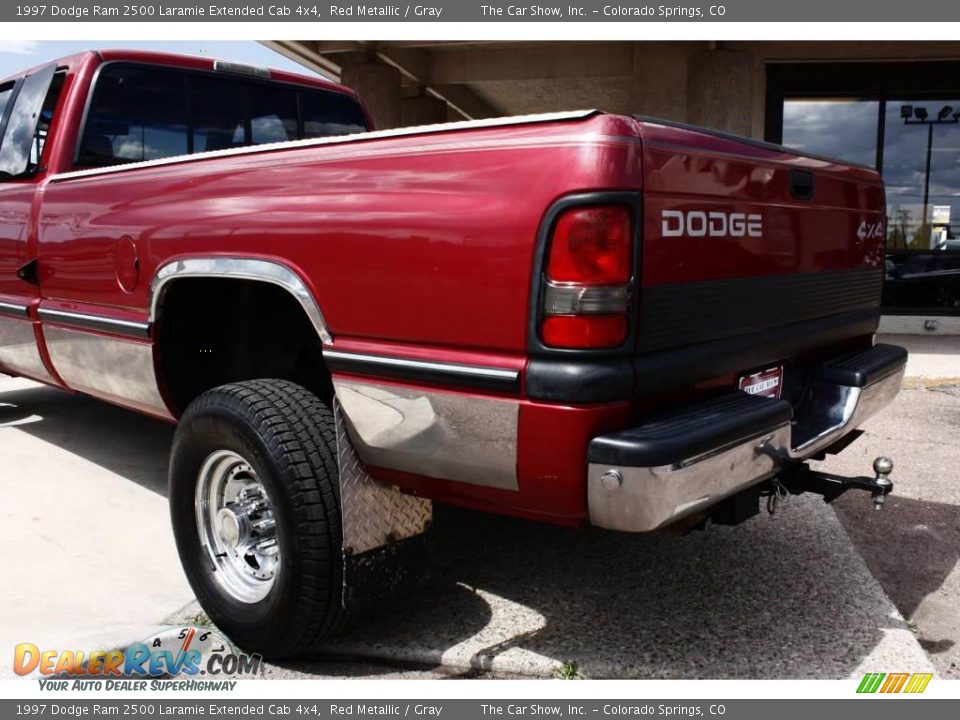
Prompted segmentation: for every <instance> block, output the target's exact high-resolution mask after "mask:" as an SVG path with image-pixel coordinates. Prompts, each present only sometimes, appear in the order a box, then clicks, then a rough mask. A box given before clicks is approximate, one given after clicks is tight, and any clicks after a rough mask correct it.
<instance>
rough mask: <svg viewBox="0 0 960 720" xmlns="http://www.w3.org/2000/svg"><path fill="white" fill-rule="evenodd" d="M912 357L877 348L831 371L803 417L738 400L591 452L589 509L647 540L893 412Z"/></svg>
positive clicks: (826, 369) (620, 437)
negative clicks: (892, 405) (889, 410)
mask: <svg viewBox="0 0 960 720" xmlns="http://www.w3.org/2000/svg"><path fill="white" fill-rule="evenodd" d="M905 367H906V352H905V351H904V350H903V349H902V348H898V347H895V346H891V345H877V346H875V347H873V348H871V349H870V350H868V351H866V352H863V353H858V354H856V355H853V356H846V357H842V358H838V359H836V360H834V361H830V362H827V363H824V364H823V366H821V367H820V368H819V369H818V371H817V373H816V375H815V379H814V380H813V381H812V383H811V385H810V388H809V391H808V392H807V394H806V396H805V397H804V399H803V401H802V402H800V403H798V404H797V406H796V409H795V410H794V409H793V408H791V406H790V404H789V403H787V402H786V401H785V400H772V399H766V398H759V397H752V396H749V395H746V394H745V393H741V392H737V393H732V394H731V395H730V396H728V397H725V398H717V399H715V400H712V401H709V402H707V403H703V404H701V405H697V406H693V407H690V408H685V409H682V410H680V411H674V412H671V413H669V414H667V415H664V416H662V417H658V418H653V419H651V420H650V421H648V422H645V423H644V424H642V425H640V426H638V427H636V428H632V429H631V430H627V431H624V432H620V433H614V434H612V435H605V436H601V437H598V438H595V439H594V440H593V441H592V442H591V444H590V449H589V455H588V457H589V466H588V473H587V501H588V504H589V512H590V521H591V522H592V523H593V524H594V525H597V526H599V527H603V528H608V529H611V530H622V531H626V532H646V531H650V530H656V529H657V528H660V527H664V526H666V525H669V524H671V523H673V522H676V521H677V520H681V519H683V518H685V517H687V516H690V515H693V514H695V513H697V512H700V511H702V510H705V509H707V508H709V507H711V506H712V505H715V504H716V503H718V502H720V501H721V500H723V499H725V498H727V497H730V496H731V495H734V494H736V493H738V492H740V491H741V490H744V489H746V488H748V487H750V486H752V485H755V484H757V483H759V482H762V481H763V480H766V479H767V478H770V477H772V476H775V475H776V474H777V473H778V472H779V471H780V470H781V469H782V468H783V467H784V466H786V465H789V464H791V463H794V462H799V461H802V460H805V459H807V458H810V457H811V456H813V455H816V454H817V453H819V452H821V451H823V450H825V449H827V448H829V447H830V446H831V445H833V444H834V443H836V442H837V441H838V440H840V439H841V438H843V437H844V436H845V435H847V434H848V433H850V432H851V431H853V430H854V429H855V428H856V427H857V426H858V425H859V424H860V423H862V422H863V421H864V420H866V419H867V418H869V417H870V416H872V415H873V414H874V413H876V412H877V411H879V410H880V409H882V408H883V407H885V406H886V405H888V404H889V403H890V402H891V401H892V400H893V399H894V397H896V395H897V392H898V391H899V390H900V385H901V383H902V381H903V373H904V369H905Z"/></svg>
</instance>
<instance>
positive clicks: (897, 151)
mask: <svg viewBox="0 0 960 720" xmlns="http://www.w3.org/2000/svg"><path fill="white" fill-rule="evenodd" d="M782 137H783V144H784V145H786V146H788V147H791V148H796V149H797V150H801V151H804V152H809V153H814V154H817V155H826V156H828V157H834V158H837V159H838V160H844V161H847V162H855V163H858V164H861V165H867V166H870V167H876V168H878V169H879V170H880V171H881V173H882V174H883V179H884V183H885V185H886V191H887V258H886V280H885V282H884V297H883V304H884V308H885V311H886V312H894V313H911V312H922V313H949V314H960V99H958V98H949V97H948V98H945V99H941V98H936V97H930V96H927V97H924V98H923V99H921V100H917V99H908V98H904V99H900V98H897V97H896V96H892V95H891V96H889V97H881V98H880V99H862V100H850V99H825V100H812V99H799V98H798V99H785V100H784V102H783V136H782ZM878 138H879V139H880V142H881V147H879V148H878V147H877V140H878ZM928 158H929V160H928ZM928 168H929V171H928Z"/></svg>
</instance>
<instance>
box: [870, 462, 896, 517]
mask: <svg viewBox="0 0 960 720" xmlns="http://www.w3.org/2000/svg"><path fill="white" fill-rule="evenodd" d="M873 472H874V473H876V475H877V477H876V479H874V481H873V483H874V486H875V489H874V491H873V509H874V510H882V509H883V503H884V502H885V501H886V499H887V493H889V492H890V490H891V489H892V488H893V483H892V482H891V481H890V473H892V472H893V460H891V459H890V458H888V457H883V456H882V455H881V456H880V457H878V458H877V459H876V460H874V461H873Z"/></svg>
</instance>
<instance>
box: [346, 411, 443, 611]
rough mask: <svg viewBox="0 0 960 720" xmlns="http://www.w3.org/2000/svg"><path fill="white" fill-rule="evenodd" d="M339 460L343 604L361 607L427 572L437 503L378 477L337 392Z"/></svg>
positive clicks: (352, 607)
mask: <svg viewBox="0 0 960 720" xmlns="http://www.w3.org/2000/svg"><path fill="white" fill-rule="evenodd" d="M333 413H334V417H335V418H336V426H337V459H338V461H339V465H340V521H341V528H342V532H343V594H342V604H343V607H344V608H348V609H352V610H360V609H363V608H365V607H368V606H370V605H372V604H375V603H376V602H377V601H378V600H381V599H383V598H385V597H388V596H390V595H392V594H394V593H396V592H397V591H399V590H401V589H403V588H404V587H407V586H409V585H412V584H413V583H415V582H416V581H417V580H418V579H419V577H420V576H421V575H422V573H423V569H424V568H425V561H424V533H425V532H426V530H427V528H428V527H429V526H430V522H431V521H432V519H433V503H431V502H430V501H429V500H425V499H423V498H418V497H414V496H412V495H405V494H403V493H401V492H400V490H399V489H398V488H396V487H391V486H389V485H384V484H383V483H380V482H377V481H376V480H374V479H373V478H372V477H370V475H369V474H368V473H367V471H366V469H365V468H364V466H363V463H362V462H361V461H360V458H359V457H358V456H357V452H356V450H355V449H354V447H353V443H352V442H351V441H350V435H349V433H348V431H347V421H346V418H345V417H344V414H343V411H342V409H341V407H340V403H339V401H338V400H337V399H336V398H334V401H333Z"/></svg>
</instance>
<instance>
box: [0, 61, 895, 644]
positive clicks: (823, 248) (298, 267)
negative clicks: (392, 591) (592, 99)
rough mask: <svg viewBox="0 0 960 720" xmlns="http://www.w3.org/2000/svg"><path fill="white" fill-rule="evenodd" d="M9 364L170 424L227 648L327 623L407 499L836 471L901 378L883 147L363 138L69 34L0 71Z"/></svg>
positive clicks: (348, 113)
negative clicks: (892, 340) (889, 316)
mask: <svg viewBox="0 0 960 720" xmlns="http://www.w3.org/2000/svg"><path fill="white" fill-rule="evenodd" d="M0 113H2V114H0V370H2V371H3V372H5V373H9V374H14V375H21V376H24V377H27V378H32V379H35V380H38V381H40V382H43V383H47V384H50V385H54V386H58V387H62V388H66V389H69V390H73V391H77V392H82V393H87V394H89V395H92V396H95V397H98V398H102V399H103V400H106V401H109V402H112V403H116V404H118V405H122V406H124V407H127V408H131V409H134V410H137V411H140V412H143V413H147V414H150V415H153V416H156V417H158V418H163V419H165V420H169V421H172V422H177V423H178V428H177V431H176V435H175V439H174V443H173V448H172V454H171V463H170V476H169V477H170V503H171V516H172V521H173V528H174V533H175V536H176V540H177V545H178V549H179V552H180V555H181V558H182V561H183V565H184V569H185V571H186V573H187V576H188V578H189V580H190V582H191V584H192V586H193V588H194V590H195V591H196V594H197V597H198V598H199V600H200V602H201V604H202V605H203V607H204V608H205V610H206V611H207V612H208V614H209V615H210V617H211V618H212V620H213V621H214V622H215V623H216V624H217V625H218V626H219V627H220V628H221V629H223V630H224V631H226V632H227V633H228V634H229V635H230V636H231V637H232V638H233V639H234V640H236V641H237V642H238V643H239V644H241V645H242V646H243V647H245V648H247V649H251V650H255V651H258V652H261V653H263V654H265V655H268V656H273V657H279V656H285V655H291V654H294V653H297V652H299V651H302V650H304V649H307V648H310V647H312V646H314V645H315V644H316V643H317V642H319V641H322V640H324V639H325V638H328V637H329V636H331V635H332V634H333V633H335V632H336V631H337V629H338V628H339V627H341V626H342V625H343V623H344V621H345V619H346V618H347V617H349V616H350V615H351V613H350V611H349V608H345V605H348V604H349V603H347V602H346V601H345V598H346V594H345V592H344V586H345V585H346V584H348V582H347V577H346V574H347V573H348V572H350V567H351V565H350V562H349V561H351V560H355V559H356V558H358V557H360V556H363V555H364V554H365V553H375V552H379V550H381V549H382V548H384V547H388V546H390V545H393V544H402V543H404V542H406V541H407V540H408V539H412V538H413V537H415V536H416V535H417V534H418V533H419V532H420V531H422V530H423V528H424V527H425V526H426V520H427V519H428V518H429V512H430V510H429V507H430V506H429V501H431V500H436V501H440V502H444V503H452V504H457V505H461V506H466V507H470V508H474V509H480V510H484V511H489V512H495V513H506V514H511V515H515V516H519V517H523V518H530V519H536V520H540V521H545V522H550V523H559V524H564V525H569V526H579V525H584V524H592V525H594V526H599V527H602V528H608V529H613V530H620V531H626V532H646V531H651V530H656V529H659V528H661V527H666V526H678V525H679V526H694V525H697V524H700V523H703V522H704V521H706V520H707V519H711V520H712V521H713V522H728V523H733V522H739V521H741V520H743V519H746V518H748V517H750V516H751V515H754V514H756V512H757V511H758V507H759V505H760V498H761V496H769V500H768V502H772V501H773V500H775V499H776V497H777V496H778V493H780V492H782V491H801V490H809V489H815V490H817V491H818V492H822V493H823V494H824V495H825V496H826V497H827V498H828V499H829V498H830V497H832V496H834V495H836V494H837V493H838V492H840V491H842V490H843V489H846V488H847V487H862V488H864V489H867V490H870V491H871V492H872V493H873V494H874V497H875V499H876V501H877V503H878V506H879V504H880V503H881V502H882V500H883V497H884V495H885V494H886V492H888V491H889V487H890V483H889V480H888V479H887V477H886V476H887V475H888V474H889V471H890V466H889V463H886V462H878V463H877V471H878V477H877V478H875V479H870V478H854V479H844V478H835V477H832V476H823V475H821V474H815V473H812V471H810V470H809V469H808V468H807V466H806V465H805V463H804V461H805V460H807V459H809V458H814V457H821V456H822V455H823V454H824V453H826V452H834V451H837V450H839V449H842V447H844V446H845V445H846V444H848V443H849V442H850V441H851V440H852V439H853V438H855V437H856V434H857V430H856V428H857V426H858V425H859V423H860V422H861V421H862V420H863V419H865V418H866V417H868V416H869V415H871V414H872V413H874V412H875V411H876V410H878V409H879V408H881V407H883V406H884V405H885V404H887V403H888V402H889V401H890V400H891V399H892V398H893V397H894V396H895V394H896V393H897V391H898V389H899V386H900V382H901V378H902V375H903V370H904V366H905V362H906V353H905V352H904V351H903V350H902V349H901V348H898V347H894V346H889V345H879V344H875V343H874V332H875V330H876V327H877V323H878V318H879V312H880V311H879V305H880V294H881V285H882V281H883V264H884V233H885V200H884V189H883V185H882V183H881V180H880V178H879V177H878V175H877V174H876V173H875V172H873V171H872V170H869V169H865V168H860V167H854V166H850V165H844V164H841V163H838V162H836V161H832V160H828V159H823V158H817V157H811V156H804V155H798V154H795V153H792V152H790V151H788V150H785V149H783V148H781V147H778V146H773V145H769V144H765V143H760V142H756V141H753V140H748V139H745V138H736V137H732V136H727V135H724V134H721V133H715V132H711V131H708V130H704V129H698V128H691V127H687V126H682V125H678V124H674V123H670V122H665V121H658V120H652V119H648V118H641V117H629V116H618V115H610V114H604V113H602V112H596V111H582V112H568V113H557V114H551V115H539V116H529V117H514V118H505V119H498V120H482V121H471V122H460V123H449V124H445V125H435V126H429V127H414V128H405V129H400V130H388V131H379V132H378V131H374V130H373V129H372V127H371V125H370V120H369V116H368V114H367V113H366V111H365V110H364V108H363V106H362V105H361V103H360V102H359V101H358V99H357V98H356V97H355V95H354V93H353V92H352V91H351V90H349V89H347V88H345V87H341V86H338V85H336V84H333V83H330V82H327V81H324V80H321V79H317V78H306V77H301V76H298V75H294V74H290V73H286V72H277V71H267V70H262V69H256V68H248V67H245V66H239V65H235V64H230V63H222V62H218V61H213V60H210V59H201V58H189V57H179V56H174V55H165V54H149V53H142V52H123V51H109V52H90V53H84V54H80V55H74V56H71V57H67V58H63V59H61V60H58V61H56V62H53V63H50V64H49V65H45V66H43V67H39V68H35V69H33V70H30V71H27V72H25V73H23V74H21V75H18V76H16V77H14V78H10V79H8V80H5V81H4V82H3V83H0Z"/></svg>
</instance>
